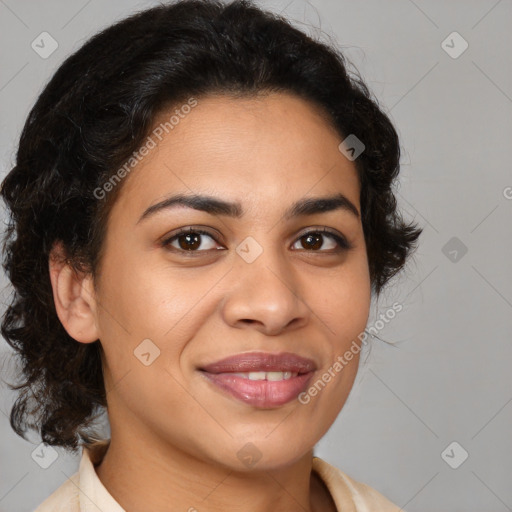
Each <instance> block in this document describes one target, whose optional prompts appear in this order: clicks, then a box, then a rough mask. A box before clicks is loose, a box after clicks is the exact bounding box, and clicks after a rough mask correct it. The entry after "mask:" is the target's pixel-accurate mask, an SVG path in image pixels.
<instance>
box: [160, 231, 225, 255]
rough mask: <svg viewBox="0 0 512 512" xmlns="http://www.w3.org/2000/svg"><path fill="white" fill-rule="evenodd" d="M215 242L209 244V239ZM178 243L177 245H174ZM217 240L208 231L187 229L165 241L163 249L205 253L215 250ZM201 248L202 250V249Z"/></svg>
mask: <svg viewBox="0 0 512 512" xmlns="http://www.w3.org/2000/svg"><path fill="white" fill-rule="evenodd" d="M208 238H209V239H210V240H212V241H213V244H212V242H208V240H207V239H208ZM175 243H176V245H174V244H175ZM215 244H216V240H215V238H214V237H213V235H211V234H210V233H208V232H207V231H204V230H202V229H197V228H186V229H182V230H180V231H178V233H176V234H174V235H173V236H171V237H169V238H167V239H165V240H164V241H163V242H162V246H163V247H170V248H172V249H175V250H176V251H178V252H203V251H209V250H212V249H215ZM200 248H201V249H200Z"/></svg>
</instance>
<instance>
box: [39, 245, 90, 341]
mask: <svg viewBox="0 0 512 512" xmlns="http://www.w3.org/2000/svg"><path fill="white" fill-rule="evenodd" d="M48 267H49V272H50V280H51V283H52V288H53V300H54V302H55V309H56V310H57V315H58V317H59V320H60V321H61V323H62V325H63V326H64V329H66V331H67V333H68V334H69V335H70V336H71V337H72V338H74V339H75V340H77V341H79V342H81V343H92V342H94V341H96V340H97V339H98V338H99V335H98V327H97V323H96V311H97V309H96V297H95V292H94V287H93V283H92V276H91V275H90V274H84V275H78V274H77V272H76V271H75V270H74V269H73V268H72V267H71V266H70V265H69V264H68V263H66V252H65V250H64V248H63V245H62V242H60V241H57V242H56V243H55V244H54V245H53V247H52V250H51V252H50V257H49V259H48Z"/></svg>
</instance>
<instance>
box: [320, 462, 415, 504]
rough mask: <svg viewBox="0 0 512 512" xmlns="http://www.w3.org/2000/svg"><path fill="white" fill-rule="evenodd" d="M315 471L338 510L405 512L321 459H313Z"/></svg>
mask: <svg viewBox="0 0 512 512" xmlns="http://www.w3.org/2000/svg"><path fill="white" fill-rule="evenodd" d="M313 469H314V471H316V472H317V473H318V474H319V475H320V477H321V478H322V480H323V481H324V483H325V484H326V486H327V488H328V489H329V491H330V493H331V495H332V497H333V499H334V502H335V503H336V505H337V507H338V510H345V509H347V510H352V511H353V512H405V511H404V510H403V509H402V508H400V507H399V506H397V505H395V504H394V503H392V502H391V501H390V500H389V499H388V498H386V497H385V496H384V495H383V494H381V493H380V492H379V491H377V490H376V489H374V488H373V487H370V486H369V485H367V484H365V483H362V482H359V481H358V480H355V479H354V478H352V477H351V476H349V475H347V474H346V473H344V472H343V471H341V469H339V468H337V467H335V466H332V465H331V464H329V463H327V462H325V461H324V460H322V459H320V458H319V457H314V458H313ZM343 507H344V508H343Z"/></svg>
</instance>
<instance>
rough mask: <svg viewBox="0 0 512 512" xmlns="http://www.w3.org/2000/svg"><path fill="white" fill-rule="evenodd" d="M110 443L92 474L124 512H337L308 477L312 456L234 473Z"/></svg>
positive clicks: (157, 450) (173, 454)
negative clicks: (139, 511)
mask: <svg viewBox="0 0 512 512" xmlns="http://www.w3.org/2000/svg"><path fill="white" fill-rule="evenodd" d="M120 441H122V439H121V440H119V438H117V437H115V436H112V440H111V442H110V445H109V447H108V450H107V452H106V455H105V456H104V457H103V460H102V461H101V462H100V463H99V465H97V466H96V468H95V470H96V473H97V475H98V477H99V479H100V480H101V482H102V483H103V485H104V486H105V488H106V489H107V490H108V492H109V493H110V494H111V495H112V496H113V498H114V499H115V500H116V501H117V502H118V503H119V504H120V505H121V507H122V508H124V509H125V510H126V512H135V511H138V510H151V511H153V512H169V511H171V510H173V511H174V510H183V511H188V512H197V511H200V512H220V511H225V510H238V509H240V508H242V507H243V509H244V511H245V512H271V511H283V510H285V511H289V512H295V511H297V512H317V511H320V510H322V511H323V512H325V511H327V510H336V509H335V507H334V504H333V503H332V499H331V497H330V494H329V493H328V491H327V489H326V488H325V485H324V484H323V482H322V481H321V479H320V478H319V477H318V475H316V473H314V472H312V461H313V451H312V450H310V451H309V452H308V453H307V454H305V455H304V456H303V457H301V458H300V459H299V460H297V461H296V462H294V463H293V464H291V465H289V466H286V467H283V468H279V469H273V470H263V471H257V470H251V471H248V472H240V471H234V470H232V469H230V468H227V467H222V466H220V465H217V464H213V463H209V462H208V461H204V460H200V459H198V458H194V457H192V456H190V454H187V453H184V452H182V451H181V450H179V449H176V447H172V446H168V445H166V446H165V447H154V446H153V447H151V446H148V445H147V444H146V443H144V442H137V443H135V442H134V443H126V444H125V443H122V442H120Z"/></svg>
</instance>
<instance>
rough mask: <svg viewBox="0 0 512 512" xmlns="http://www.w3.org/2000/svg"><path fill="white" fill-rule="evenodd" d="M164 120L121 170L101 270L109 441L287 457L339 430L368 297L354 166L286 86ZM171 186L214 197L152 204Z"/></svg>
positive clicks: (228, 456)
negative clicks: (347, 356) (143, 151)
mask: <svg viewBox="0 0 512 512" xmlns="http://www.w3.org/2000/svg"><path fill="white" fill-rule="evenodd" d="M187 110H188V109H187ZM173 112H174V110H173ZM173 112H165V113H162V117H161V118H160V119H159V120H158V122H157V123H156V125H155V127H156V126H157V125H158V123H159V122H165V121H168V119H169V118H170V116H171V115H172V113H173ZM168 131H169V133H166V132H165V131H163V134H164V135H165V136H164V137H163V136H162V135H160V138H162V140H161V141H160V140H159V139H158V138H157V137H155V136H153V139H154V141H155V142H157V143H158V144H157V145H156V147H154V148H152V149H149V151H148V154H147V155H146V156H145V157H144V158H143V159H142V160H141V161H140V162H139V163H138V164H137V165H136V166H135V168H134V169H133V170H132V171H131V173H130V174H129V175H128V176H127V177H125V178H124V179H125V180H126V182H125V183H123V189H122V191H121V193H120V196H119V199H118V200H117V202H116V203H115V205H114V207H113V210H112V212H111V216H110V218H109V223H108V230H107V235H106V240H105V244H106V245H105V253H104V259H103V260H102V267H101V274H100V276H99V279H98V283H97V284H98V292H97V295H96V301H97V305H96V307H95V308H94V311H95V315H96V316H95V325H96V328H97V333H98V338H99V339H100V341H101V345H102V347H103V350H104V355H105V361H104V365H105V366H104V374H105V378H106V388H107V391H108V394H107V400H108V409H109V415H110V423H111V429H112V437H113V438H114V436H117V437H118V438H119V439H121V438H122V439H124V441H125V442H133V443H140V442H141V441H143V442H144V443H145V444H147V445H151V446H156V445H158V446H159V447H160V448H162V447H168V448H173V447H175V449H179V450H181V451H182V452H185V453H187V454H190V455H193V456H194V457H198V458H199V459H200V460H204V461H207V462H209V463H212V462H213V463H216V464H222V465H224V466H227V467H231V468H238V469H243V468H244V465H245V466H247V467H250V466H252V465H253V464H254V461H257V466H258V467H259V468H263V469H265V468H271V467H277V466H279V465H285V464H288V463H291V462H293V461H295V460H298V459H299V458H300V457H301V456H303V455H304V454H305V453H306V452H307V451H309V450H310V449H311V448H312V447H313V446H314V445H315V443H316V442H317V441H318V440H319V439H320V438H321V437H322V436H323V434H324V433H325V432H326V431H327V430H328V428H329V427H330V426H331V424H332V423H333V421H334V420H335V418H336V416H337V414H338V413H339V411H340V410H341V408H342V407H343V404H344V403H345V401H346V399H347V396H348V394H349V392H350V389H351V387H352V384H353V382H354V378H355V375H356V372H357V366H358V362H359V357H358V351H356V352H354V357H353V359H352V360H351V361H350V362H348V363H347V361H345V364H343V365H341V366H342V369H341V370H340V369H339V365H337V368H338V370H337V371H336V370H333V367H334V366H335V363H336V361H337V360H338V356H343V354H344V353H345V352H346V351H347V350H349V348H350V346H351V344H352V347H353V346H354V345H353V342H354V340H356V341H358V339H357V337H358V335H359V334H360V333H361V332H362V331H363V330H364V328H365V326H366V322H367V319H368V313H369V306H370V281H369V272H368V261H367V257H366V250H365V242H364V237H363V229H362V224H361V219H360V215H358V214H360V203H359V192H360V190H359V182H358V177H357V173H356V169H355V166H354V163H353V162H351V161H350V160H348V159H347V158H346V157H345V156H344V155H343V154H342V153H341V152H340V150H339V149H338V146H339V144H340V142H341V141H342V138H341V137H340V135H338V134H337V133H336V132H335V131H334V130H333V129H332V128H331V127H330V126H329V125H328V124H327V123H326V121H324V119H323V118H322V117H320V116H319V115H318V114H317V113H316V111H315V110H314V108H313V107H312V106H311V105H309V104H308V103H306V102H304V100H301V99H299V98H297V97H295V96H291V95H287V94H271V95H269V96H267V97H262V98H259V99H234V98H229V97H227V96H226V97H224V96H216V97H214V96H210V97H208V98H203V99H199V100H198V104H197V106H195V107H194V108H192V109H191V111H190V113H188V114H187V115H182V117H181V118H180V120H179V123H178V124H177V125H176V126H174V128H173V129H172V130H168ZM160 132H162V130H158V133H160ZM150 145H152V144H150ZM178 194H179V195H181V196H183V197H185V198H190V197H192V196H196V195H200V196H208V198H209V200H201V201H197V202H196V203H195V204H196V208H192V207H191V206H186V205H183V204H178V203H176V202H175V203H174V204H173V205H171V206H169V207H164V208H158V209H153V210H152V211H150V212H149V213H147V214H146V215H144V212H146V210H147V209H148V208H150V207H152V206H154V205H157V204H158V203H160V202H161V201H164V200H165V199H168V198H170V197H171V196H175V195H178ZM334 196H338V198H341V199H342V200H341V201H337V202H335V201H332V202H331V203H328V204H327V207H323V208H322V205H321V204H317V205H316V206H315V201H317V200H320V199H325V198H333V197H334ZM343 198H344V199H343ZM210 201H211V202H210ZM214 201H215V203H214ZM220 203H222V204H224V203H229V204H230V205H236V207H235V206H230V207H225V206H222V207H219V204H220ZM296 204H299V205H302V206H300V207H298V208H295V210H294V209H293V207H294V205H296ZM350 204H351V205H353V207H354V209H355V211H352V207H351V206H350ZM212 205H213V206H212ZM206 210H209V211H206ZM183 228H187V229H189V228H190V231H191V233H189V234H181V235H180V236H175V235H176V234H177V233H178V231H179V230H180V229H183ZM198 230H201V231H204V232H205V233H206V234H204V233H198ZM321 230H327V231H328V233H319V231H321ZM331 233H332V234H331ZM308 234H309V236H308ZM336 236H339V237H342V239H343V238H344V239H346V241H347V242H348V243H349V244H350V248H345V247H344V246H343V243H342V242H341V243H340V242H339V241H338V240H337V238H336ZM166 241H167V242H166ZM164 242H166V243H164ZM358 343H359V344H360V342H359V341H358ZM248 353H252V354H253V355H252V356H246V357H244V356H243V355H244V354H248ZM254 353H257V354H256V355H254ZM269 354H270V356H269ZM282 354H285V356H284V357H283V358H279V357H278V358H275V359H272V357H271V355H282ZM286 354H288V356H286ZM290 354H292V355H296V356H298V357H300V358H304V359H306V360H307V361H309V367H308V365H307V364H306V363H304V361H302V360H299V362H297V361H296V360H295V359H294V358H293V357H292V356H290ZM233 356H240V357H239V358H235V361H234V363H233V362H232V363H233V364H228V365H220V366H217V367H213V366H211V365H212V364H213V363H216V362H218V361H221V360H223V359H225V358H231V357H233ZM260 356H266V358H265V357H263V358H261V359H260ZM338 361H339V360H338ZM265 364H267V366H265ZM272 364H274V366H272ZM244 365H245V366H244ZM207 367H208V368H209V369H210V373H208V372H206V371H205V369H206V368H207ZM279 369H281V371H283V372H288V373H278V372H279ZM329 369H330V373H329ZM249 370H252V372H253V373H252V374H251V375H249V374H248V373H247V372H248V371H249ZM258 370H260V372H258ZM265 370H272V372H271V373H269V374H268V373H261V372H262V371H265ZM308 370H309V372H308V373H306V374H303V373H301V372H307V371H308ZM289 372H293V373H292V376H290V373H289ZM326 372H327V373H328V374H329V375H330V376H331V378H330V379H324V380H322V375H324V374H325V373H326ZM234 373H237V374H240V373H241V374H242V375H234ZM296 373H299V374H298V375H297V376H295V374H296ZM248 377H250V378H248ZM253 379H257V380H253ZM258 379H264V380H258ZM268 379H270V380H268ZM326 380H329V382H327V383H326V382H325V381H326ZM315 384H316V393H315V391H313V393H308V389H310V388H311V387H315ZM299 393H302V394H301V395H300V396H301V397H302V398H301V400H299V399H298V396H299ZM248 443H251V444H248ZM258 459H259V460H258ZM249 461H252V462H249Z"/></svg>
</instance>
